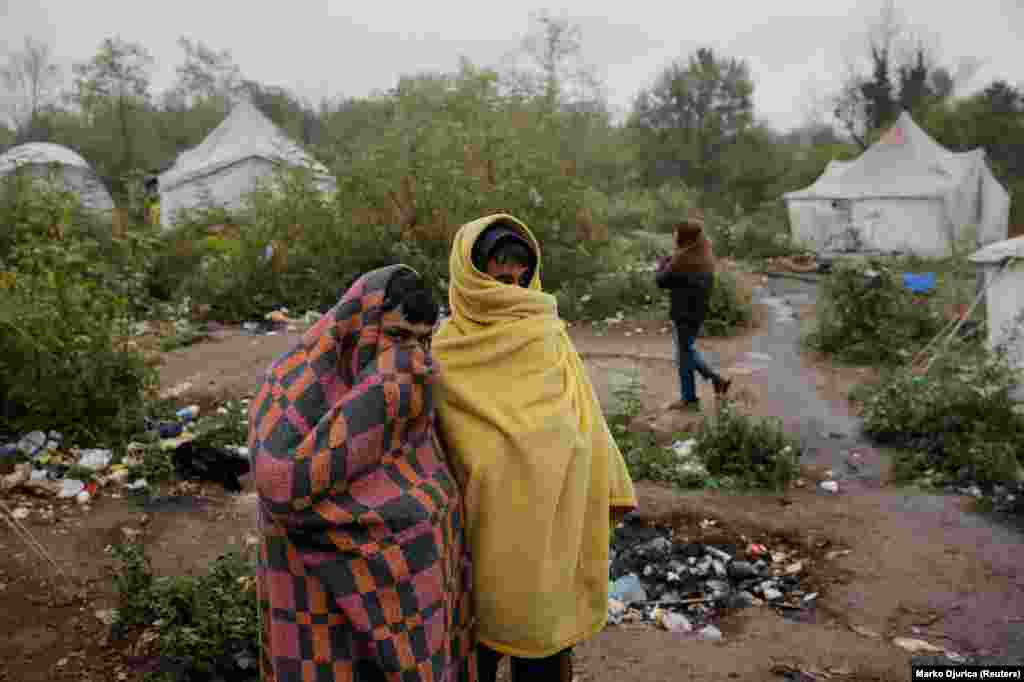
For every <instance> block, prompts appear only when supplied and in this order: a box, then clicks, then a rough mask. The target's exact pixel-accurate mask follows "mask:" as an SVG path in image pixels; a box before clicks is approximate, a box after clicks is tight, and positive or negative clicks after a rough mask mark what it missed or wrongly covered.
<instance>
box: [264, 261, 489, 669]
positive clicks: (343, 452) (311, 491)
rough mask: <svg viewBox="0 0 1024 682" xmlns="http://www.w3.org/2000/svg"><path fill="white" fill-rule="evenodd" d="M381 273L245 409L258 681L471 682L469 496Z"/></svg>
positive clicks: (359, 284) (315, 330)
mask: <svg viewBox="0 0 1024 682" xmlns="http://www.w3.org/2000/svg"><path fill="white" fill-rule="evenodd" d="M403 267H405V266H393V267H389V268H383V269H380V270H374V271H372V272H370V273H368V274H366V275H364V276H363V277H362V278H360V279H359V280H358V281H356V283H355V284H354V285H353V286H352V288H351V289H349V291H348V292H347V293H346V294H345V296H344V298H342V300H341V302H340V303H338V305H337V306H336V307H335V308H334V309H333V310H331V311H330V312H329V313H328V314H327V315H325V316H324V317H323V318H321V320H320V321H319V322H318V323H317V324H316V325H315V326H314V327H312V328H311V329H310V330H309V331H308V332H306V334H305V335H304V336H303V337H302V340H301V342H299V343H298V344H297V345H296V347H295V348H293V349H292V350H291V351H289V352H288V353H286V354H285V355H283V356H282V357H280V358H279V359H278V360H276V361H275V362H274V364H273V365H272V366H271V367H270V369H269V370H268V372H267V374H266V377H265V380H264V382H263V385H262V387H261V389H260V391H259V394H258V395H257V397H256V398H255V400H254V401H253V403H252V406H251V408H250V413H249V448H250V452H251V457H252V460H253V472H254V474H255V479H256V487H257V490H258V492H259V499H260V505H259V525H260V530H261V535H262V543H261V547H260V556H259V565H258V582H257V585H258V589H259V597H260V608H261V621H262V644H263V647H262V648H263V657H262V662H261V668H262V679H263V680H264V681H267V680H274V681H276V682H292V681H295V682H314V681H315V682H341V681H346V680H353V679H355V674H356V673H355V670H356V669H357V667H358V666H360V665H362V664H365V663H366V662H369V663H371V664H372V665H373V666H375V667H376V668H378V669H379V670H382V671H383V672H384V673H385V675H386V678H387V679H388V680H391V681H393V682H398V681H401V682H414V681H419V680H424V681H427V680H429V681H436V682H442V681H444V682H457V681H458V682H473V681H474V680H475V677H476V669H475V659H474V656H473V646H472V645H473V641H472V632H471V622H470V621H471V618H472V616H471V604H470V603H469V595H470V586H471V581H472V576H471V570H470V565H469V559H468V555H467V553H466V550H465V545H464V531H463V523H464V517H463V510H462V502H461V496H460V493H459V490H458V487H457V484H456V481H455V479H454V478H453V476H452V474H451V471H450V469H449V467H448V465H447V462H446V460H445V457H444V455H443V453H442V452H441V450H440V448H439V447H438V445H437V440H436V436H435V432H434V412H433V405H432V403H431V388H430V384H431V383H432V382H433V367H432V362H431V359H430V357H429V356H428V354H426V353H425V352H423V351H422V350H410V349H408V348H406V347H403V346H400V345H398V344H395V343H394V342H393V341H392V340H391V339H389V338H388V337H387V336H384V335H382V334H381V331H380V319H381V315H382V311H381V305H382V303H383V299H384V293H385V289H386V287H387V283H388V281H389V280H390V278H391V277H392V276H393V275H394V274H395V273H396V272H397V271H398V270H399V269H400V268H403Z"/></svg>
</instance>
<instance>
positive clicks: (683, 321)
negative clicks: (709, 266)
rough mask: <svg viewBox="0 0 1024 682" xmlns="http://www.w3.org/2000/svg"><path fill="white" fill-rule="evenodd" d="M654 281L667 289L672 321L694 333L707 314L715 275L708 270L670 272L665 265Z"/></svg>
mask: <svg viewBox="0 0 1024 682" xmlns="http://www.w3.org/2000/svg"><path fill="white" fill-rule="evenodd" d="M654 281H655V282H656V283H657V285H658V287H659V288H661V289H668V290H669V296H670V301H671V306H670V308H669V317H670V318H672V321H673V322H675V323H676V324H678V325H680V326H681V327H683V328H684V329H686V330H688V331H690V332H692V333H693V334H694V335H696V334H697V333H698V332H699V331H700V328H701V326H702V325H703V324H704V318H705V317H706V316H707V314H708V301H709V300H710V299H711V289H712V288H713V287H714V284H715V276H714V275H713V274H712V273H709V272H672V271H671V270H669V269H668V268H667V267H666V268H663V269H661V270H659V271H658V274H657V275H655V277H654Z"/></svg>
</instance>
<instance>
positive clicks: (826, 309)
mask: <svg viewBox="0 0 1024 682" xmlns="http://www.w3.org/2000/svg"><path fill="white" fill-rule="evenodd" d="M816 316H817V320H816V324H815V327H814V328H813V329H812V330H810V331H809V332H808V333H807V335H806V336H805V337H804V340H805V343H806V344H807V345H808V346H810V347H812V348H814V349H816V350H819V351H821V352H823V353H826V354H829V355H835V356H837V357H839V358H840V359H842V360H846V361H848V362H854V363H865V364H888V365H891V364H895V363H898V362H900V361H906V360H907V359H908V358H909V357H910V356H911V355H912V354H913V353H915V352H917V351H918V350H920V349H921V348H922V347H923V346H925V345H926V344H927V343H928V341H930V340H931V339H932V338H933V337H934V336H935V334H936V333H938V332H939V331H940V330H941V328H942V327H943V324H944V322H945V320H944V319H943V318H942V316H941V315H940V314H939V313H938V312H937V311H935V310H934V309H933V308H932V307H931V306H929V305H927V303H922V302H918V301H917V300H916V299H915V296H914V294H913V292H911V291H910V290H909V289H907V288H906V287H904V286H903V281H902V278H901V277H900V274H899V272H897V271H896V270H894V269H893V268H892V267H890V266H888V265H886V264H884V263H883V262H881V261H877V260H871V261H868V262H866V263H858V262H845V263H839V264H837V266H836V267H835V268H834V271H833V272H832V273H831V275H830V276H829V277H828V278H827V279H825V280H824V282H823V283H822V287H821V292H820V294H819V296H818V301H817V304H816Z"/></svg>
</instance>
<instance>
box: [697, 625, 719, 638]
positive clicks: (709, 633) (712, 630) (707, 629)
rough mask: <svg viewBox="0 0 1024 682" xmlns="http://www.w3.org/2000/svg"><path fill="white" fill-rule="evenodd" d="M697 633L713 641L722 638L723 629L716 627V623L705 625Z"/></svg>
mask: <svg viewBox="0 0 1024 682" xmlns="http://www.w3.org/2000/svg"><path fill="white" fill-rule="evenodd" d="M697 634H699V635H700V638H701V639H707V640H711V641H718V640H720V639H722V631H721V630H719V629H718V628H716V627H715V626H714V625H706V626H704V627H703V628H701V630H700V632H699V633H697Z"/></svg>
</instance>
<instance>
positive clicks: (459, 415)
mask: <svg viewBox="0 0 1024 682" xmlns="http://www.w3.org/2000/svg"><path fill="white" fill-rule="evenodd" d="M498 219H504V220H506V221H508V222H511V223H514V224H515V225H516V226H518V227H519V228H521V231H522V234H523V236H525V237H526V238H527V239H528V240H529V241H530V242H531V243H532V244H533V245H534V248H535V249H536V251H537V254H538V264H539V261H540V259H539V255H540V249H539V246H538V245H537V241H536V239H535V238H534V237H533V235H532V234H531V233H530V231H529V229H528V228H527V227H526V225H524V224H522V223H521V222H519V221H518V220H516V219H515V218H512V217H511V216H507V215H492V216H488V217H486V218H481V219H479V220H476V221H474V222H472V223H469V224H467V225H464V226H463V227H462V228H461V229H460V230H459V232H458V233H457V234H456V236H455V240H454V244H453V247H452V253H451V286H450V289H449V299H450V304H451V308H452V316H451V318H449V319H448V320H446V321H445V323H444V324H443V325H442V326H441V328H440V329H439V330H438V332H437V334H436V335H435V337H434V340H433V354H434V357H435V358H436V359H437V362H438V365H439V366H440V382H439V384H438V385H437V394H436V395H437V412H438V416H439V418H440V426H441V432H442V434H443V437H444V439H445V443H446V445H447V446H448V449H449V451H450V455H451V458H452V461H453V465H454V467H455V469H456V472H457V475H458V476H459V478H460V480H461V481H462V483H463V486H464V494H465V499H466V507H467V530H468V534H469V544H470V549H471V553H472V559H473V566H474V569H473V570H474V583H473V587H474V595H473V599H474V601H475V603H476V614H477V623H478V631H477V639H478V640H479V641H481V642H482V643H484V644H486V645H487V646H489V647H491V648H492V649H495V650H496V651H500V652H503V653H506V654H511V655H513V656H519V657H524V658H540V657H545V656H550V655H552V654H554V653H556V652H558V651H560V650H562V649H564V648H566V647H569V646H572V645H573V644H575V643H576V642H578V641H580V640H582V639H585V638H587V637H590V636H592V635H594V634H596V633H597V632H599V631H600V630H601V628H603V627H604V624H605V621H606V619H607V613H608V605H607V604H608V535H609V512H610V510H611V508H613V507H615V508H633V507H635V506H636V496H635V494H634V492H633V483H632V481H631V480H630V478H629V473H628V472H627V470H626V465H625V462H624V460H623V458H622V454H621V453H620V452H619V449H618V446H617V445H616V444H615V441H614V439H613V438H612V436H611V433H610V431H609V430H608V426H607V424H606V423H605V420H604V416H603V415H602V413H601V408H600V405H599V404H598V401H597V397H596V395H595V393H594V389H593V386H592V385H591V383H590V380H589V378H588V377H587V372H586V369H585V367H584V366H583V362H582V361H581V360H580V358H579V355H577V353H576V350H575V348H574V347H573V345H572V341H571V340H570V339H569V335H568V334H567V332H566V327H565V323H564V322H563V321H562V320H560V319H559V318H558V311H557V306H556V302H555V298H554V296H552V295H550V294H546V293H544V292H543V291H542V290H541V285H540V278H539V275H538V274H537V272H536V271H535V272H534V276H533V279H532V281H531V282H530V286H529V288H523V287H518V286H508V285H505V284H501V283H499V282H498V281H496V280H494V279H492V278H490V277H487V276H486V275H484V274H483V273H481V272H480V271H479V270H477V269H476V268H475V266H474V265H473V263H472V259H471V253H472V247H473V242H474V241H475V240H476V238H477V237H478V236H479V235H480V233H481V232H482V231H483V230H484V229H485V228H486V227H487V226H488V225H490V224H491V223H492V222H494V221H495V220H498ZM537 270H539V265H538V268H537Z"/></svg>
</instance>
